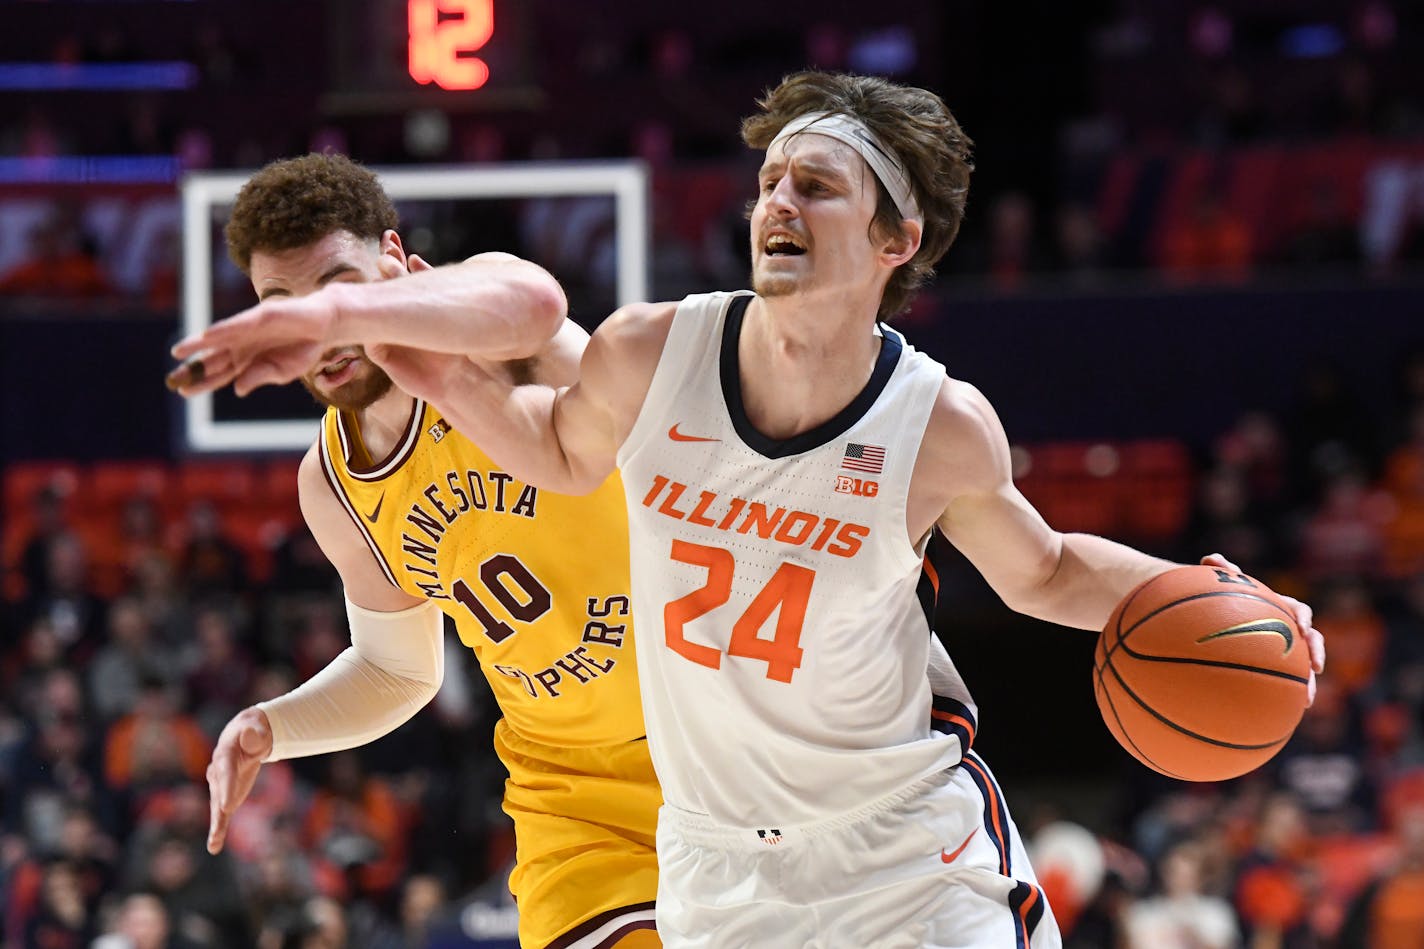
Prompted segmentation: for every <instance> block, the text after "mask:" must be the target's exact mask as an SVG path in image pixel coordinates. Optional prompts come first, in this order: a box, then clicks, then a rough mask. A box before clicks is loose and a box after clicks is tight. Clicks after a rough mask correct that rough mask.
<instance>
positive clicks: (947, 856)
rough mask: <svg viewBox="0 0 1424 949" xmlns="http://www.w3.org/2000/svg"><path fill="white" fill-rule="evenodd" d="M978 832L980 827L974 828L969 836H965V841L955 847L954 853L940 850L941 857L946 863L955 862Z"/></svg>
mask: <svg viewBox="0 0 1424 949" xmlns="http://www.w3.org/2000/svg"><path fill="white" fill-rule="evenodd" d="M977 833H979V828H978V827H976V828H974V829H973V830H971V831H970V832H969V836H968V837H965V838H964V843H962V844H960V845H959V846H958V847H955V848H954V852H953V853H949V852H947V851H944V850H941V851H940V852H939V858H940V859H941V860H943V861H944V862H945V863H953V862H954V861H955V860H957V859H959V855H960V854H962V853H963V852H964V848H965V847H968V846H969V841H971V840H973V839H974V835H975V834H977Z"/></svg>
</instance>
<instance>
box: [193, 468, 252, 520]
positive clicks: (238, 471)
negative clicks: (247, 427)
mask: <svg viewBox="0 0 1424 949" xmlns="http://www.w3.org/2000/svg"><path fill="white" fill-rule="evenodd" d="M176 480H177V487H178V492H177V493H178V496H179V498H181V500H182V504H183V506H184V507H185V508H186V507H187V506H188V505H190V504H192V503H193V502H195V501H204V500H206V501H211V502H212V503H213V504H214V505H216V506H217V508H218V509H219V510H221V511H223V512H227V511H231V510H233V509H235V508H238V507H242V506H247V505H253V504H258V503H260V498H259V496H258V491H257V471H256V468H255V466H254V465H252V464H251V463H250V462H247V461H242V460H238V459H231V460H223V461H188V462H184V463H183V464H181V465H179V466H178V470H177V472H176Z"/></svg>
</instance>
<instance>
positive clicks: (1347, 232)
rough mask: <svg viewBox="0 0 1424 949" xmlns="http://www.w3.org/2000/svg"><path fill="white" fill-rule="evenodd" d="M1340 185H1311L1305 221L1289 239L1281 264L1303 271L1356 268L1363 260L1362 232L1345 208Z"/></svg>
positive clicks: (1333, 182)
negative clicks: (1308, 269) (1309, 269)
mask: <svg viewBox="0 0 1424 949" xmlns="http://www.w3.org/2000/svg"><path fill="white" fill-rule="evenodd" d="M1341 187H1342V185H1341V183H1340V182H1338V181H1336V180H1335V179H1334V178H1329V177H1320V178H1317V179H1315V180H1314V181H1312V182H1311V183H1310V187H1309V194H1308V197H1307V201H1306V206H1305V210H1304V211H1303V212H1302V218H1301V220H1300V221H1299V223H1297V224H1296V225H1295V226H1294V227H1293V228H1292V229H1291V231H1290V233H1289V234H1288V235H1287V236H1286V239H1285V241H1284V243H1283V245H1282V247H1281V251H1280V261H1281V263H1283V264H1287V265H1289V266H1293V267H1299V268H1301V269H1305V268H1311V269H1312V270H1316V271H1318V270H1320V269H1329V268H1334V269H1337V270H1339V269H1344V268H1355V267H1358V266H1359V265H1360V262H1361V261H1362V260H1363V259H1364V257H1363V252H1362V248H1361V246H1360V228H1359V224H1358V223H1357V222H1356V221H1355V219H1354V216H1353V215H1352V214H1351V213H1350V211H1349V209H1348V208H1347V207H1346V206H1345V200H1344V196H1343V195H1342V194H1341V193H1340V188H1341Z"/></svg>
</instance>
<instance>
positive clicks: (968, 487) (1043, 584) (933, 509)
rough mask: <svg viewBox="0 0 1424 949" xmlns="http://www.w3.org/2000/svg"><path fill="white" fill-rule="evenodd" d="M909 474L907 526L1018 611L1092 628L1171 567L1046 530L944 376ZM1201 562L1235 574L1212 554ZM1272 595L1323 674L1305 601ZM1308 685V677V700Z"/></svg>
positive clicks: (988, 421)
mask: <svg viewBox="0 0 1424 949" xmlns="http://www.w3.org/2000/svg"><path fill="white" fill-rule="evenodd" d="M914 477H915V485H914V487H912V489H911V499H912V511H911V518H912V521H911V525H910V526H911V529H912V530H918V531H919V532H920V533H922V532H923V531H924V530H926V529H928V524H927V523H917V522H916V521H915V517H916V511H917V510H918V511H919V515H918V516H919V517H920V518H922V519H925V518H933V519H934V520H933V522H934V523H935V524H936V525H937V526H938V527H939V528H940V530H941V531H942V532H943V533H944V535H945V536H946V537H947V538H948V539H949V540H950V541H951V542H952V543H953V544H954V545H955V546H956V547H957V548H959V550H960V551H961V552H962V553H963V554H964V555H965V556H966V557H968V558H969V560H970V562H971V563H973V564H974V566H975V567H976V568H977V569H978V570H979V572H980V573H981V574H983V576H984V579H985V580H987V581H988V583H989V585H990V586H991V587H993V589H994V592H996V593H998V594H999V596H1000V597H1001V598H1002V599H1003V600H1004V602H1005V603H1006V604H1007V605H1008V606H1009V607H1010V608H1011V609H1014V610H1017V611H1018V612H1020V613H1025V614H1027V615H1029V616H1035V617H1038V618H1039V619H1044V620H1048V621H1049V622H1053V623H1058V624H1060V625H1063V626H1073V627H1077V628H1079V629H1089V630H1100V629H1102V628H1103V626H1104V625H1106V623H1107V620H1108V617H1109V616H1110V615H1111V614H1112V611H1113V609H1114V607H1116V606H1117V604H1118V603H1119V601H1121V600H1122V598H1123V597H1124V596H1126V595H1127V594H1128V593H1129V592H1131V591H1132V589H1133V588H1134V587H1136V586H1137V585H1138V584H1139V583H1142V582H1143V581H1145V580H1148V579H1150V578H1152V577H1154V576H1156V575H1157V574H1159V573H1162V572H1163V571H1165V570H1170V569H1171V568H1173V567H1175V566H1178V565H1177V564H1175V563H1173V562H1171V561H1167V560H1162V559H1160V558H1158V557H1153V556H1150V555H1148V554H1145V553H1143V552H1142V551H1139V550H1135V549H1133V548H1131V547H1128V546H1126V545H1124V544H1119V543H1117V542H1115V541H1111V540H1108V539H1107V538H1104V537H1096V536H1094V535H1092V534H1065V533H1060V532H1059V531H1056V530H1054V529H1053V528H1052V527H1050V526H1049V525H1048V524H1047V523H1046V522H1045V521H1044V519H1043V517H1042V515H1040V514H1039V513H1038V511H1037V510H1035V509H1034V507H1033V505H1031V504H1030V503H1029V502H1028V501H1027V499H1025V498H1024V496H1023V495H1022V494H1020V493H1019V490H1018V488H1017V487H1015V486H1014V483H1013V477H1012V473H1011V468H1010V463H1009V444H1008V439H1007V438H1006V437H1005V435H1004V430H1003V427H1002V426H1001V425H1000V423H999V419H998V416H997V415H996V414H995V413H994V410H993V408H992V407H991V406H990V405H989V402H988V400H986V399H985V398H984V396H983V395H982V394H980V392H979V391H978V390H977V389H975V388H974V387H973V386H971V385H968V384H967V383H963V382H955V381H952V380H946V381H945V383H944V385H943V387H942V388H941V390H940V397H939V401H938V402H937V404H936V406H935V409H934V412H933V414H932V415H931V418H930V424H929V428H928V430H927V431H926V433H925V439H924V443H923V447H922V450H921V453H920V457H919V460H918V461H917V462H916V467H915V475H914ZM916 504H918V505H919V507H918V508H916V507H915V505H916ZM1202 562H1203V563H1209V564H1213V565H1215V566H1222V567H1227V568H1229V569H1232V570H1238V572H1239V568H1237V567H1236V565H1235V564H1232V563H1230V562H1229V561H1227V560H1226V559H1225V558H1223V557H1221V556H1220V555H1219V554H1211V555H1209V556H1206V557H1203V558H1202ZM1282 599H1284V600H1285V601H1286V602H1287V604H1289V605H1290V606H1291V608H1292V609H1293V610H1294V611H1295V616H1296V622H1297V624H1298V625H1299V626H1300V628H1301V629H1302V630H1303V631H1304V632H1305V638H1306V642H1307V644H1308V645H1309V648H1310V656H1311V664H1312V667H1313V670H1314V672H1321V671H1323V670H1324V668H1325V640H1324V638H1323V637H1322V636H1321V634H1320V632H1319V631H1318V630H1316V629H1315V628H1314V627H1313V625H1312V622H1313V618H1312V613H1311V609H1310V607H1309V606H1307V605H1306V604H1304V603H1301V602H1300V601H1298V600H1295V599H1292V598H1290V597H1282ZM1314 689H1315V680H1314V675H1313V674H1312V676H1311V683H1310V690H1311V696H1312V697H1313V696H1314Z"/></svg>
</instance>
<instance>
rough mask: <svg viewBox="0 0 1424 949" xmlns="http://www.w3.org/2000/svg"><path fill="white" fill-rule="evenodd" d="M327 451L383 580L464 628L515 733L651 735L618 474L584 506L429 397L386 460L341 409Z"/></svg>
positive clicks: (559, 739) (604, 741)
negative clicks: (526, 476) (642, 699)
mask: <svg viewBox="0 0 1424 949" xmlns="http://www.w3.org/2000/svg"><path fill="white" fill-rule="evenodd" d="M319 446H320V452H321V462H322V467H323V469H324V470H325V472H326V477H327V480H328V481H329V482H330V484H331V487H332V489H333V490H334V491H335V492H336V494H337V496H338V497H339V498H340V499H341V502H342V504H343V505H344V506H345V507H346V510H347V513H349V514H350V515H351V519H352V520H353V521H355V523H356V526H357V528H358V529H359V530H360V531H361V534H362V535H363V536H364V537H365V539H366V543H367V545H368V546H369V547H370V548H371V552H372V553H373V554H374V555H375V557H376V560H377V562H378V563H379V564H380V565H381V569H382V570H383V571H384V572H385V574H386V578H387V579H389V580H390V581H391V582H392V583H394V584H395V585H396V586H398V587H400V588H401V589H402V590H405V591H406V592H407V593H411V594H413V595H415V596H419V597H427V598H429V599H432V600H435V601H436V602H437V603H439V605H440V607H441V608H442V609H443V610H444V611H445V612H446V613H448V614H449V615H450V616H452V617H454V620H455V627H456V629H457V630H458V631H459V634H460V639H461V640H462V641H463V642H464V643H465V645H467V646H469V647H470V648H471V649H473V650H474V652H475V655H476V656H477V657H478V658H479V662H480V668H481V669H482V670H484V674H485V677H486V678H487V679H488V680H489V683H490V687H491V688H492V689H494V694H495V697H496V699H498V701H499V705H500V708H501V709H502V710H503V712H504V717H505V721H506V722H507V724H508V726H509V727H510V728H511V729H512V730H513V731H514V732H516V733H517V734H518V735H520V736H521V737H523V738H526V739H529V740H531V741H536V742H541V743H543V744H546V745H553V746H565V747H570V746H576V747H588V746H595V745H612V744H617V743H620V742H626V741H632V740H634V739H638V738H641V737H643V735H644V729H643V713H642V707H641V705H640V704H639V697H638V679H637V668H636V663H635V661H634V654H633V619H632V610H631V598H630V591H629V583H628V523H627V516H626V514H625V513H624V498H623V489H622V486H621V484H620V483H619V480H618V476H617V475H616V474H615V475H613V476H612V477H610V478H609V479H608V481H606V482H605V483H604V484H603V485H602V486H601V487H599V489H598V490H597V491H595V492H594V493H592V494H589V495H586V496H582V497H572V496H569V495H561V494H555V493H553V492H550V491H544V490H540V489H538V488H535V487H533V486H532V485H528V484H525V483H523V482H521V481H518V480H516V479H515V478H513V477H512V476H510V475H509V474H508V473H506V472H504V471H501V470H500V469H499V468H498V467H497V466H496V465H495V464H494V462H493V461H491V459H490V457H489V456H488V455H486V454H485V453H484V452H482V451H480V449H479V448H477V447H476V446H475V445H474V443H473V442H471V441H470V440H469V439H468V438H465V437H464V436H463V435H461V434H460V433H459V432H457V431H455V430H454V429H452V428H451V427H450V426H449V424H448V423H446V422H445V420H444V419H442V418H441V417H440V414H439V413H438V412H437V411H436V410H435V409H434V408H432V407H430V406H428V405H426V404H425V403H424V402H423V401H420V400H416V403H415V407H414V410H413V411H412V413H411V418H410V421H409V422H408V424H407V428H406V431H405V433H404V435H403V437H402V438H401V440H400V441H399V443H398V444H397V447H396V449H395V450H394V451H393V452H392V453H391V455H390V457H389V458H387V459H386V460H385V461H381V462H378V463H372V461H371V459H370V457H369V453H368V452H367V451H366V448H365V446H364V444H363V443H362V441H361V435H360V431H359V428H358V426H357V424H356V422H355V419H354V417H353V416H351V415H350V414H348V413H345V412H340V411H338V410H336V409H328V410H327V413H326V417H325V418H324V419H323V421H322V433H321V438H320V441H319Z"/></svg>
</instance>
